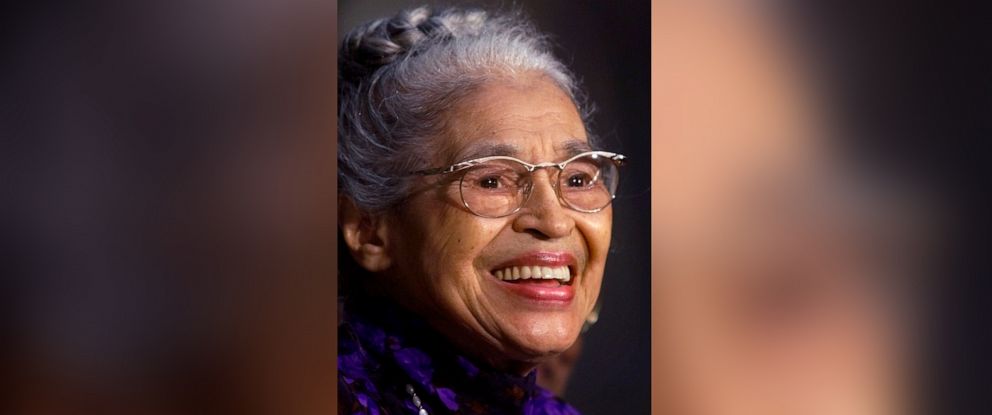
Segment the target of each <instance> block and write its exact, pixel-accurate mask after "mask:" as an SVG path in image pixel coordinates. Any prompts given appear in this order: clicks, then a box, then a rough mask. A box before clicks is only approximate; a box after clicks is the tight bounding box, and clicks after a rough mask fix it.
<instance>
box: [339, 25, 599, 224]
mask: <svg viewBox="0 0 992 415" xmlns="http://www.w3.org/2000/svg"><path fill="white" fill-rule="evenodd" d="M338 70H339V76H338V185H339V189H340V190H339V191H340V192H342V193H343V194H345V195H348V196H349V197H351V199H352V200H354V201H355V203H356V204H357V205H358V206H359V207H360V208H362V209H364V210H367V211H381V210H384V209H387V208H389V207H391V206H393V205H395V204H396V203H398V202H399V201H401V200H402V199H403V198H404V197H406V193H407V186H408V172H411V171H414V170H419V169H425V168H429V167H437V166H428V165H427V163H428V161H429V160H430V155H431V154H432V153H433V152H436V151H438V150H439V149H438V148H436V147H437V145H436V144H435V143H432V140H431V138H432V137H436V136H437V135H438V133H440V132H441V131H442V129H443V128H444V122H445V111H446V110H447V109H448V108H451V107H452V106H453V105H455V104H457V102H458V100H460V99H461V98H464V97H465V96H466V95H468V94H469V93H471V92H472V91H473V90H474V89H477V88H478V87H479V86H480V85H481V84H483V83H484V82H486V81H487V80H492V79H494V78H495V77H500V76H502V77H512V76H514V75H518V74H524V73H528V72H539V73H542V74H543V75H544V76H546V77H547V78H549V79H550V80H551V81H553V82H555V83H556V84H557V85H558V86H559V87H560V88H561V89H562V90H563V91H564V92H565V93H566V94H567V95H568V96H569V97H571V98H572V101H573V102H574V103H575V104H576V106H577V107H578V109H579V113H580V114H581V116H582V119H583V121H584V122H585V125H587V126H588V122H587V120H588V117H589V113H590V109H589V108H588V107H587V106H586V105H584V104H585V102H584V97H583V96H582V95H581V93H580V91H579V89H578V87H577V82H576V80H575V78H574V76H573V75H572V74H571V73H570V72H569V71H568V69H567V68H566V67H565V65H564V64H562V63H561V62H560V61H559V60H558V59H556V58H555V57H554V56H553V55H552V53H551V44H550V42H549V41H548V39H547V37H546V36H543V35H542V34H540V33H539V32H538V31H537V29H535V28H534V26H533V25H532V24H531V23H530V22H529V21H528V20H527V19H525V18H523V17H522V16H521V15H520V14H519V13H506V14H499V15H494V14H490V13H487V12H485V11H482V10H464V9H458V8H447V9H443V10H439V11H432V10H431V9H430V8H428V7H426V6H424V7H419V8H415V9H410V10H405V11H402V12H400V13H399V14H397V15H396V16H394V17H392V18H384V19H378V20H373V21H371V22H368V23H366V24H364V25H361V26H359V27H357V28H355V29H354V30H352V31H351V32H350V33H348V34H347V35H346V36H345V37H344V39H343V41H342V43H341V48H340V50H339V52H338Z"/></svg>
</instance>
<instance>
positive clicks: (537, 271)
mask: <svg viewBox="0 0 992 415" xmlns="http://www.w3.org/2000/svg"><path fill="white" fill-rule="evenodd" d="M493 275H494V276H495V277H496V279H498V280H500V281H504V282H509V283H517V284H520V283H529V284H542V285H556V286H561V285H572V269H571V267H569V266H567V265H563V266H556V267H545V266H540V265H521V266H511V267H506V268H502V269H498V270H495V271H493Z"/></svg>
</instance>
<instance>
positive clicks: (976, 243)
mask: <svg viewBox="0 0 992 415" xmlns="http://www.w3.org/2000/svg"><path fill="white" fill-rule="evenodd" d="M785 3H786V9H788V11H789V13H791V16H792V17H793V20H794V25H795V27H796V28H798V29H799V32H800V33H803V35H804V36H806V37H807V40H808V41H810V42H811V44H812V45H814V47H816V49H817V53H818V54H819V55H820V57H821V60H822V65H823V67H822V69H823V70H824V72H826V73H828V74H829V76H830V77H831V78H832V80H831V87H832V93H831V95H832V96H831V99H832V100H833V101H834V104H835V105H834V106H835V108H838V109H839V112H840V114H839V115H840V117H841V119H842V120H843V122H844V123H845V124H846V125H847V128H848V129H849V131H850V132H851V135H850V136H848V137H847V141H848V142H847V143H845V144H846V145H847V146H848V147H849V149H850V150H851V151H852V152H853V153H854V154H856V155H857V156H858V157H860V158H862V160H863V161H865V162H868V163H870V164H873V165H875V166H876V167H877V169H878V171H887V172H889V174H894V175H897V176H900V177H903V178H904V180H906V181H909V182H912V183H913V185H914V187H916V189H918V190H922V192H923V193H925V194H927V195H928V197H929V199H930V201H932V202H933V203H932V204H931V207H932V208H933V209H934V212H936V213H937V221H936V222H937V223H935V225H936V228H939V230H938V232H937V235H936V238H935V240H934V244H933V246H932V247H931V248H933V249H932V250H931V252H932V254H933V255H934V267H933V269H931V270H926V273H927V274H928V281H926V282H925V284H924V288H925V293H924V296H925V298H924V300H926V304H925V308H926V312H927V313H928V314H929V316H928V318H926V319H925V320H926V321H924V322H923V324H922V325H921V330H922V332H921V334H922V336H921V343H922V344H921V346H923V349H924V353H925V355H926V357H925V358H924V361H923V362H921V363H922V365H923V370H924V372H923V376H922V379H923V385H921V386H922V390H921V391H920V393H919V396H924V397H927V398H925V401H926V402H927V404H926V405H927V408H926V413H932V414H951V413H954V414H959V413H960V414H979V413H992V401H990V400H989V399H988V396H989V395H988V393H989V391H992V365H990V363H992V359H990V356H989V351H990V350H992V321H990V311H992V310H990V303H992V301H989V299H990V294H992V282H990V279H989V276H990V270H992V267H990V266H992V264H990V258H992V226H990V221H989V219H988V218H989V214H988V212H989V211H990V208H992V206H990V203H989V201H990V198H989V194H990V191H992V186H990V185H992V172H990V171H989V165H990V161H992V160H990V158H989V155H990V150H989V149H988V148H989V147H988V145H986V144H983V143H986V142H987V141H988V139H989V137H990V136H992V116H990V115H992V26H990V25H989V22H990V19H992V14H990V13H989V12H988V11H987V10H983V9H982V8H981V7H978V5H977V4H975V3H971V2H941V3H929V4H924V3H923V2H889V1H868V2H864V1H857V2H855V1H831V2H785ZM986 9H987V8H986Z"/></svg>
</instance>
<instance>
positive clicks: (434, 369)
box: [338, 298, 579, 415]
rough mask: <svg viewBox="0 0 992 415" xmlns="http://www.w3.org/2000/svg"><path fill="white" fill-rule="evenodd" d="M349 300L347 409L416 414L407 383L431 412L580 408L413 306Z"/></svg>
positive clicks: (344, 368)
mask: <svg viewBox="0 0 992 415" xmlns="http://www.w3.org/2000/svg"><path fill="white" fill-rule="evenodd" d="M361 302H362V303H364V305H365V306H364V307H355V306H353V305H352V304H347V305H346V307H345V316H346V317H345V319H344V321H343V322H342V324H341V325H340V326H339V329H338V335H339V337H338V392H339V393H338V400H339V412H340V413H343V414H374V415H380V414H382V415H385V414H417V413H418V412H419V410H420V409H419V408H418V407H417V406H416V405H415V404H414V400H413V399H412V396H411V394H409V393H408V391H407V390H406V388H407V385H410V386H412V387H413V390H415V391H416V395H417V397H418V399H419V400H420V403H421V405H422V407H423V409H425V410H426V411H427V413H429V414H431V415H437V414H526V415H532V414H533V415H537V414H549V415H578V414H579V412H578V411H576V410H575V408H573V407H571V406H570V405H568V404H567V403H565V402H564V401H563V400H561V399H560V398H557V397H555V396H554V395H553V394H551V392H549V391H547V390H546V389H544V388H542V387H540V386H538V385H537V384H536V382H535V381H536V372H531V373H530V374H528V375H527V376H523V377H521V376H516V375H512V374H507V373H502V372H499V371H497V370H494V369H492V368H489V367H488V366H486V365H480V364H477V363H475V362H473V361H471V360H469V359H468V358H466V357H465V356H463V355H462V354H461V353H459V352H458V351H456V350H455V349H454V348H453V347H452V346H451V345H450V343H448V342H447V341H445V340H444V339H443V338H442V337H441V336H440V335H438V334H436V333H435V332H434V331H433V330H432V329H430V328H429V326H428V325H427V324H426V323H425V322H424V321H423V320H421V319H419V318H417V317H415V316H414V315H413V314H411V313H409V312H407V311H405V310H403V309H401V308H399V307H396V306H392V305H389V304H384V303H383V302H382V301H375V300H372V299H369V298H362V301H361Z"/></svg>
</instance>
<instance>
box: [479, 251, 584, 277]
mask: <svg viewBox="0 0 992 415" xmlns="http://www.w3.org/2000/svg"><path fill="white" fill-rule="evenodd" d="M575 264H576V261H575V256H574V255H572V254H570V253H568V252H554V251H535V252H528V253H525V254H522V255H519V256H517V257H515V258H513V259H510V260H508V261H505V262H503V263H501V264H499V265H497V266H495V267H493V268H492V269H493V270H494V271H495V270H500V269H504V268H509V267H519V266H534V265H539V266H543V267H562V266H568V267H569V269H570V270H571V272H572V275H575Z"/></svg>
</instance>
